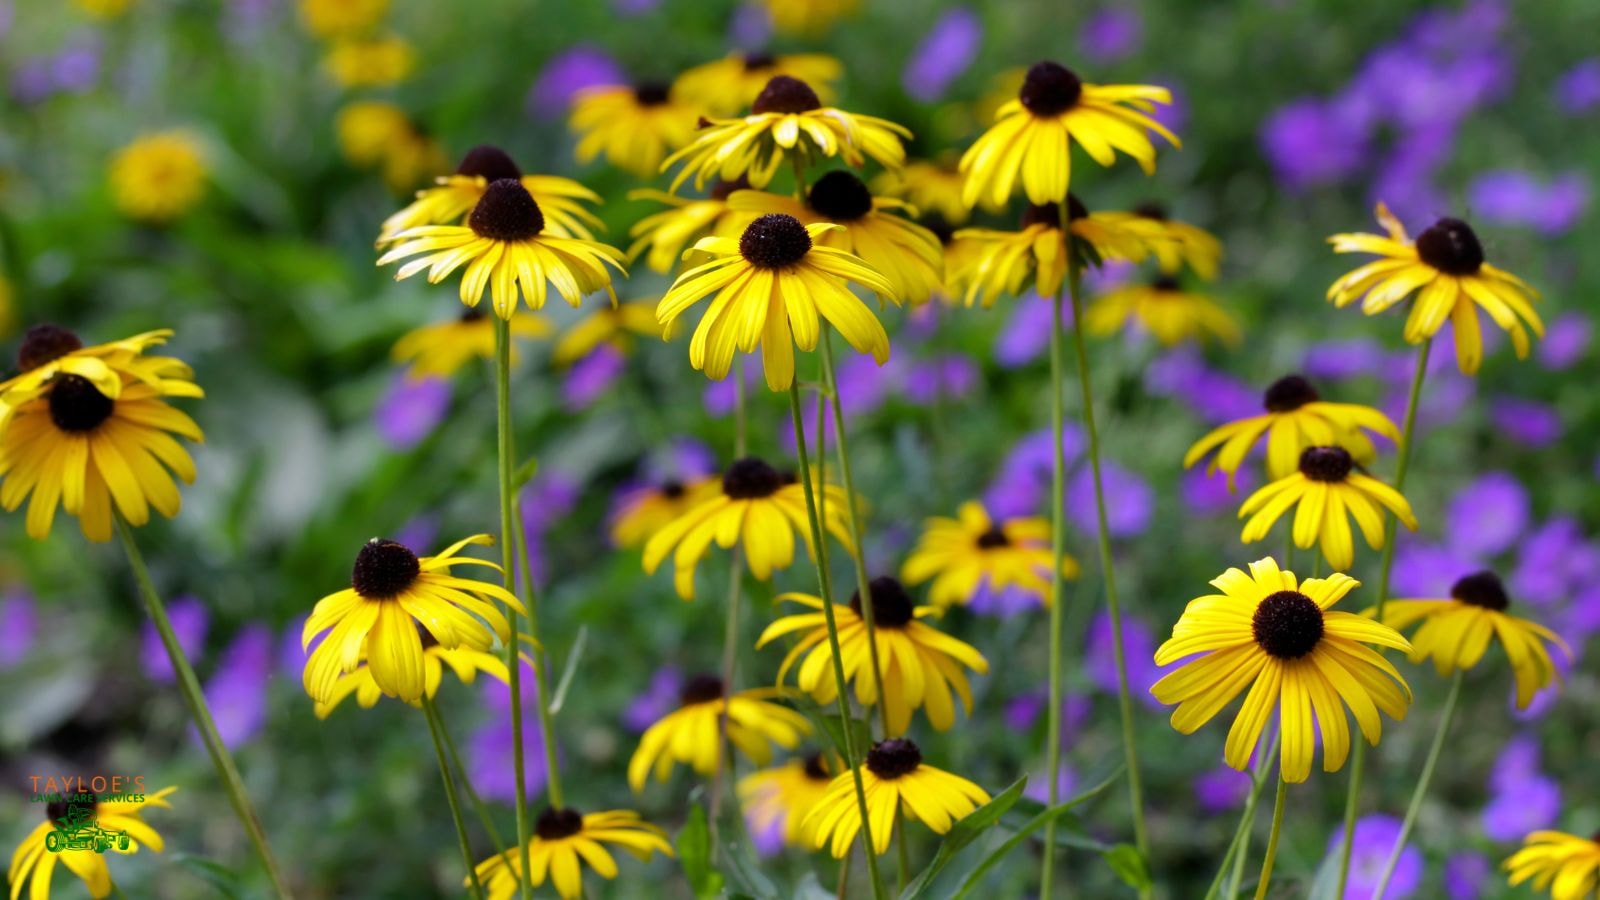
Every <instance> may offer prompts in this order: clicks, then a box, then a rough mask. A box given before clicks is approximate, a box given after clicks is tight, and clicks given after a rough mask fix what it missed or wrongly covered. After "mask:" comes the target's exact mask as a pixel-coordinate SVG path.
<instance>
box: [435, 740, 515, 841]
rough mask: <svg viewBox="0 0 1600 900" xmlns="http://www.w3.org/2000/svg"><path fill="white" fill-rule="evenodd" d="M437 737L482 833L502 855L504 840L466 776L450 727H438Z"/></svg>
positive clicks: (486, 805)
mask: <svg viewBox="0 0 1600 900" xmlns="http://www.w3.org/2000/svg"><path fill="white" fill-rule="evenodd" d="M439 737H441V738H443V739H444V752H445V753H446V754H447V755H448V756H449V757H450V772H451V774H452V775H453V776H454V777H455V779H456V783H457V784H458V785H460V786H461V789H462V790H463V791H465V792H466V794H467V799H468V800H470V801H471V802H472V808H473V810H474V812H475V814H476V815H477V817H478V822H479V824H481V825H483V830H484V833H486V834H488V835H489V840H491V841H493V842H494V849H495V852H497V853H499V854H500V855H502V856H504V855H505V852H506V842H505V840H504V839H503V838H501V837H500V829H498V828H496V827H495V824H494V817H493V816H491V815H489V805H488V804H487V803H484V802H483V798H482V797H480V796H479V795H478V791H477V790H476V789H475V788H473V786H472V779H471V778H469V777H468V776H467V767H466V764H465V763H463V762H462V761H461V751H460V750H457V749H456V742H455V738H452V737H451V736H450V729H448V728H445V727H443V725H442V723H441V725H440V728H439Z"/></svg>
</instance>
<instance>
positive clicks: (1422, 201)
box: [1370, 121, 1456, 224]
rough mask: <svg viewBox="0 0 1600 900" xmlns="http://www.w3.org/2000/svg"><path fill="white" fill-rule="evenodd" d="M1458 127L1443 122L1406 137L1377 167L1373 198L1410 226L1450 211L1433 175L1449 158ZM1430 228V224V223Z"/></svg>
mask: <svg viewBox="0 0 1600 900" xmlns="http://www.w3.org/2000/svg"><path fill="white" fill-rule="evenodd" d="M1455 138H1456V126H1455V123H1454V122H1450V121H1443V122H1439V123H1437V124H1432V125H1428V126H1426V127H1421V128H1417V129H1416V130H1413V131H1408V132H1406V133H1404V134H1403V135H1402V136H1401V137H1400V139H1399V140H1398V141H1396V142H1395V145H1394V146H1393V147H1392V148H1390V151H1389V153H1388V155H1387V156H1385V157H1384V159H1383V161H1382V162H1381V163H1380V164H1379V166H1378V172H1377V175H1376V176H1375V177H1374V178H1373V181H1372V190H1371V191H1370V194H1371V197H1372V199H1373V200H1374V201H1376V200H1382V201H1383V202H1385V203H1387V204H1388V205H1389V207H1390V208H1391V209H1392V210H1394V213H1395V215H1397V216H1399V217H1400V218H1401V219H1402V220H1404V221H1407V222H1421V221H1425V220H1431V219H1432V218H1434V217H1435V216H1437V215H1438V213H1439V211H1440V210H1441V209H1445V208H1447V207H1448V205H1449V203H1448V200H1447V198H1446V197H1445V196H1444V194H1443V192H1441V191H1440V190H1439V188H1438V186H1437V185H1436V184H1435V183H1434V173H1435V172H1436V170H1437V169H1438V168H1439V167H1440V166H1441V165H1443V164H1444V163H1445V162H1447V161H1448V160H1449V158H1450V151H1451V150H1452V149H1453V148H1454V146H1455ZM1430 224H1431V222H1430Z"/></svg>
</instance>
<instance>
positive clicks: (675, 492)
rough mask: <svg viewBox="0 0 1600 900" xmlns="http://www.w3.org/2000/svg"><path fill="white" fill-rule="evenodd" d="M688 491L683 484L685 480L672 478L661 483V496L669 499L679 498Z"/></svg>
mask: <svg viewBox="0 0 1600 900" xmlns="http://www.w3.org/2000/svg"><path fill="white" fill-rule="evenodd" d="M687 491H688V488H686V487H684V486H683V482H681V481H679V480H677V479H676V478H671V479H668V480H666V481H663V482H662V483H661V496H663V497H665V498H667V499H668V500H677V499H679V498H681V497H682V496H683V495H684V494H685V493H686V492H687Z"/></svg>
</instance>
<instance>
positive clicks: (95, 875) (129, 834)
mask: <svg viewBox="0 0 1600 900" xmlns="http://www.w3.org/2000/svg"><path fill="white" fill-rule="evenodd" d="M176 790H177V788H175V787H166V788H162V789H161V790H159V791H156V792H155V793H153V794H146V795H144V799H143V800H137V801H134V800H127V801H121V800H108V801H106V802H103V803H102V802H98V801H97V800H96V799H95V797H96V795H94V794H76V795H73V796H72V797H63V799H61V800H57V801H54V802H52V803H50V804H48V805H47V806H46V807H45V820H44V821H43V822H40V823H39V824H38V825H37V826H35V827H34V829H33V830H32V831H30V832H28V836H27V837H25V838H23V839H22V843H20V844H18V845H17V849H16V852H14V853H13V854H11V867H10V869H9V870H8V871H7V873H6V880H8V881H10V882H11V900H17V898H19V897H21V896H22V886H23V885H24V884H28V883H29V882H30V881H31V882H32V883H31V884H29V890H28V896H29V897H30V898H32V900H48V898H49V897H50V879H51V876H52V875H53V874H54V873H55V868H56V863H61V864H62V865H64V866H66V867H67V870H68V871H70V872H71V873H72V874H74V875H76V876H78V878H80V879H82V881H83V883H84V885H85V886H86V887H87V888H88V889H89V896H91V897H94V898H95V900H100V898H102V897H109V896H111V891H112V889H113V888H112V885H111V867H110V866H108V865H106V857H105V851H107V850H110V851H112V852H114V853H120V854H123V855H129V854H132V853H136V852H138V850H139V848H140V846H145V847H149V848H150V850H151V851H152V852H154V853H160V852H161V851H162V850H165V849H166V842H165V841H163V840H162V839H161V835H160V834H159V833H157V831H156V830H155V829H154V828H151V827H150V825H149V823H147V822H145V820H144V818H143V812H144V809H145V808H146V807H150V806H156V807H160V808H162V809H171V808H172V805H171V804H169V803H168V802H167V797H169V796H171V794H172V793H173V792H174V791H176ZM85 825H87V826H90V829H91V830H93V831H96V832H97V833H101V834H103V836H102V837H97V838H96V844H95V848H94V849H92V850H90V849H84V850H69V849H65V847H64V844H63V843H62V842H64V841H65V840H66V839H67V836H68V831H67V830H66V827H67V826H73V827H80V828H81V827H83V826H85Z"/></svg>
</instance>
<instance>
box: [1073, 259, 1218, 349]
mask: <svg viewBox="0 0 1600 900" xmlns="http://www.w3.org/2000/svg"><path fill="white" fill-rule="evenodd" d="M1131 324H1137V325H1138V326H1139V327H1140V328H1141V329H1143V330H1144V331H1147V332H1149V333H1150V334H1152V335H1154V336H1155V339H1156V340H1157V341H1160V342H1161V343H1162V344H1163V345H1165V346H1168V347H1170V346H1173V345H1174V344H1181V343H1183V342H1184V341H1187V340H1195V341H1202V340H1206V339H1208V338H1209V339H1213V340H1217V341H1220V342H1222V343H1224V344H1237V343H1238V342H1239V323H1238V322H1236V321H1234V318H1233V316H1231V315H1229V314H1228V311H1227V310H1225V309H1223V308H1222V307H1221V306H1220V305H1219V304H1218V303H1217V301H1215V300H1213V299H1212V298H1210V297H1208V296H1206V295H1205V294H1198V293H1195V292H1194V291H1190V290H1186V289H1185V288H1184V286H1183V285H1182V284H1180V283H1179V282H1178V280H1177V279H1176V278H1173V277H1171V276H1168V275H1162V276H1160V277H1158V278H1156V279H1154V280H1152V281H1148V282H1145V283H1142V284H1138V283H1136V284H1128V285H1123V286H1122V287H1119V288H1114V289H1113V290H1111V291H1109V292H1107V293H1105V294H1102V295H1101V296H1099V297H1097V298H1095V300H1094V302H1092V303H1090V304H1089V308H1088V309H1087V310H1085V311H1084V313H1083V328H1084V331H1085V332H1087V333H1089V334H1095V335H1100V336H1102V337H1103V336H1106V335H1112V334H1116V333H1118V332H1120V331H1122V330H1123V329H1125V328H1127V327H1128V326H1129V325H1131Z"/></svg>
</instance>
